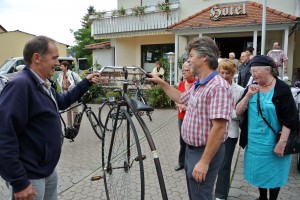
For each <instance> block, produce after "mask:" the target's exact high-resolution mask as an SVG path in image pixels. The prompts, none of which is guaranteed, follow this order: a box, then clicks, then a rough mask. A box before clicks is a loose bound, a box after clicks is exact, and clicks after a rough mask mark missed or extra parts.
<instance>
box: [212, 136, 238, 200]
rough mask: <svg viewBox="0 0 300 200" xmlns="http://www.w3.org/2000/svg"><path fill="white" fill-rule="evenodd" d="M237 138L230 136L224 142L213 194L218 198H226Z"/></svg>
mask: <svg viewBox="0 0 300 200" xmlns="http://www.w3.org/2000/svg"><path fill="white" fill-rule="evenodd" d="M237 140H238V138H230V137H228V138H227V140H226V141H225V142H224V144H225V155H224V160H223V163H222V166H221V167H220V169H219V173H218V178H217V183H216V190H215V195H216V197H217V198H219V199H227V197H228V192H229V187H230V172H231V162H232V157H233V153H234V149H235V146H236V143H237Z"/></svg>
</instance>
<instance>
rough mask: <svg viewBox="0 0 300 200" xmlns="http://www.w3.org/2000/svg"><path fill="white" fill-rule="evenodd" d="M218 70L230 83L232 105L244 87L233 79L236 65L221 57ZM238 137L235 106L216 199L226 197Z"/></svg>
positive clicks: (219, 175) (218, 180)
mask: <svg viewBox="0 0 300 200" xmlns="http://www.w3.org/2000/svg"><path fill="white" fill-rule="evenodd" d="M218 72H219V74H220V76H221V77H222V78H224V79H225V80H226V81H227V82H228V83H229V84H230V85H231V89H232V94H233V101H234V105H235V104H236V103H237V102H238V100H239V99H240V98H241V97H242V94H243V92H244V88H243V87H241V86H239V85H238V84H236V83H235V82H234V81H233V76H234V74H235V73H236V67H235V64H234V61H233V60H230V59H222V60H221V61H220V62H219V66H218ZM238 137H239V118H237V116H236V113H235V108H234V109H233V110H232V119H231V123H230V126H229V129H228V138H227V140H226V141H225V142H224V144H225V155H224V160H223V163H222V165H221V167H220V169H219V173H218V178H217V183H216V190H215V196H216V200H222V199H227V197H228V192H229V186H230V171H231V161H232V156H233V153H234V149H235V146H236V143H237V141H238Z"/></svg>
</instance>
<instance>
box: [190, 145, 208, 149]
mask: <svg viewBox="0 0 300 200" xmlns="http://www.w3.org/2000/svg"><path fill="white" fill-rule="evenodd" d="M186 146H187V148H188V149H204V148H205V146H200V147H195V146H191V145H189V144H186Z"/></svg>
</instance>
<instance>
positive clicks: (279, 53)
mask: <svg viewBox="0 0 300 200" xmlns="http://www.w3.org/2000/svg"><path fill="white" fill-rule="evenodd" d="M267 56H269V57H271V58H273V60H274V62H275V64H276V69H277V71H278V76H279V77H280V78H281V79H282V78H283V75H284V74H285V73H286V71H287V67H288V57H287V56H286V54H285V53H284V51H283V50H281V49H280V44H279V42H277V41H276V42H274V44H273V49H272V50H270V51H269V52H268V54H267Z"/></svg>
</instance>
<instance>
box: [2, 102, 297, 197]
mask: <svg viewBox="0 0 300 200" xmlns="http://www.w3.org/2000/svg"><path fill="white" fill-rule="evenodd" d="M92 108H93V110H95V111H96V110H97V105H92ZM144 120H145V122H146V124H147V125H148V128H149V130H150V132H151V134H152V137H153V140H154V142H155V145H156V148H157V153H158V155H159V157H160V162H161V166H162V169H163V175H164V180H165V184H166V188H167V193H168V197H169V199H172V200H181V199H188V195H187V189H186V180H185V174H184V170H182V171H179V172H175V171H174V166H175V165H176V163H177V159H178V152H179V132H178V126H177V112H176V110H174V109H157V110H155V112H154V113H153V121H152V122H150V121H149V119H148V118H147V117H144ZM137 129H138V132H140V128H139V127H137ZM141 146H142V151H143V154H144V155H146V156H147V159H146V160H145V161H144V168H145V176H146V178H145V181H146V199H149V200H150V199H153V200H154V199H155V200H157V199H161V194H160V189H159V184H158V179H157V175H156V170H155V166H154V163H153V159H151V157H152V154H151V152H150V148H149V146H148V143H147V141H146V140H145V139H143V138H142V139H141ZM100 159H101V143H100V141H99V140H98V139H97V138H96V136H95V135H94V133H93V131H92V128H91V127H90V125H89V123H88V120H87V118H86V117H84V118H83V122H82V125H81V129H80V132H79V135H78V137H77V138H76V139H75V142H73V143H70V142H68V141H65V143H64V146H63V151H62V155H61V159H60V162H59V164H58V167H57V169H58V173H59V186H58V191H59V199H60V200H68V199H74V200H82V199H87V200H93V199H106V196H105V192H104V184H103V181H102V180H101V181H95V182H92V181H90V178H91V177H92V176H94V175H101V174H102V172H101V168H100V166H101V165H100V163H101V162H100ZM233 162H234V164H233V166H232V170H233V171H234V178H233V181H232V187H231V189H230V192H229V196H230V197H229V198H228V199H229V200H236V199H238V200H246V199H247V200H252V199H255V198H256V197H257V196H258V191H257V189H256V188H254V187H252V186H250V185H249V184H248V183H247V182H246V181H245V180H244V179H243V150H240V149H239V148H238V147H237V148H236V151H235V155H234V161H233ZM299 189H300V174H299V173H298V172H297V171H296V169H295V159H293V165H292V167H291V173H290V178H289V183H288V184H287V185H286V186H285V187H284V188H283V189H282V191H281V193H280V198H279V199H284V200H285V199H291V200H296V199H300V198H299V196H300V190H299ZM2 199H7V190H6V188H5V185H4V182H3V181H0V200H2Z"/></svg>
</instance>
